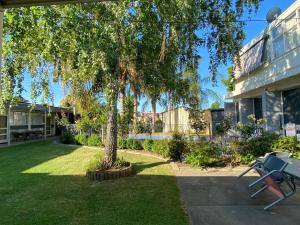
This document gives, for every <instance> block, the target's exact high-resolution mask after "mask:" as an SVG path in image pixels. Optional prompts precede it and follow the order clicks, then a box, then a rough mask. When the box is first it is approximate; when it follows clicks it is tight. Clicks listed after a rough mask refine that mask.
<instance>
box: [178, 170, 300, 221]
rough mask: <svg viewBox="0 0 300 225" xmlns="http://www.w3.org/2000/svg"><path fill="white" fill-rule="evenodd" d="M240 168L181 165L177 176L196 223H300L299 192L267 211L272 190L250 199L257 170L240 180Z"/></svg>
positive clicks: (190, 214) (191, 217)
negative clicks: (198, 167) (195, 167)
mask: <svg viewBox="0 0 300 225" xmlns="http://www.w3.org/2000/svg"><path fill="white" fill-rule="evenodd" d="M244 169H245V167H242V168H241V167H240V168H234V169H230V168H222V169H217V170H216V169H209V170H201V169H194V168H190V167H188V166H180V167H177V170H175V171H176V175H177V178H178V184H179V188H180V190H181V193H182V198H183V201H184V204H185V207H186V209H187V212H188V214H189V218H190V221H191V224H192V225H300V187H298V188H299V192H298V193H297V194H296V195H294V196H292V197H291V199H288V200H286V201H284V202H282V203H281V204H280V205H279V206H278V207H277V208H274V209H273V210H272V211H264V210H263V208H264V206H265V205H268V204H269V203H270V202H272V200H273V199H274V196H273V195H271V194H270V193H268V192H264V193H262V194H261V195H260V196H259V197H258V198H256V199H250V197H249V195H250V191H249V189H248V188H247V184H249V183H250V182H251V181H252V180H254V179H256V177H255V176H256V175H255V173H251V174H249V176H247V177H243V178H242V179H240V180H237V179H236V176H237V175H238V174H240V172H241V171H243V170H244Z"/></svg>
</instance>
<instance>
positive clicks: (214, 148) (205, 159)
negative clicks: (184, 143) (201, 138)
mask: <svg viewBox="0 0 300 225" xmlns="http://www.w3.org/2000/svg"><path fill="white" fill-rule="evenodd" d="M189 147H190V152H189V153H187V154H186V155H185V162H186V163H188V164H191V165H192V166H197V167H199V166H216V165H224V162H223V158H222V154H221V153H222V152H221V148H220V146H219V145H218V144H216V143H214V142H208V143H190V144H189Z"/></svg>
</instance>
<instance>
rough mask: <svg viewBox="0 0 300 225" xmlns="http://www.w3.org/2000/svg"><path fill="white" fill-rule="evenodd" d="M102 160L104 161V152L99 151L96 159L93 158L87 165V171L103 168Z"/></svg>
mask: <svg viewBox="0 0 300 225" xmlns="http://www.w3.org/2000/svg"><path fill="white" fill-rule="evenodd" d="M102 161H103V154H102V153H101V152H98V153H97V154H96V155H95V157H94V159H92V160H91V161H90V162H89V163H88V165H87V168H86V170H87V172H91V171H96V170H98V169H100V168H101V164H102Z"/></svg>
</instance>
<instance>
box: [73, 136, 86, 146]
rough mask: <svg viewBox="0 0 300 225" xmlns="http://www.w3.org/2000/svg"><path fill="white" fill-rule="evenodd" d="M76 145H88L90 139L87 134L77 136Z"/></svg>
mask: <svg viewBox="0 0 300 225" xmlns="http://www.w3.org/2000/svg"><path fill="white" fill-rule="evenodd" d="M75 143H76V144H78V145H87V144H88V137H87V135H85V134H77V135H75Z"/></svg>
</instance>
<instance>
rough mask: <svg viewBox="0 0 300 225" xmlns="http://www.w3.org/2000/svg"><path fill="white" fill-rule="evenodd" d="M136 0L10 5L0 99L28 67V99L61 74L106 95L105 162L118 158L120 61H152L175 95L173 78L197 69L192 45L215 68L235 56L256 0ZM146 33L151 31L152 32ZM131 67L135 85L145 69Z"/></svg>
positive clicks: (44, 92) (81, 89) (0, 101)
mask: <svg viewBox="0 0 300 225" xmlns="http://www.w3.org/2000/svg"><path fill="white" fill-rule="evenodd" d="M133 3H134V7H133V4H132V2H130V1H121V2H117V3H115V2H111V3H94V4H91V3H90V4H81V5H69V6H53V7H31V8H20V9H11V10H7V11H6V12H5V21H4V28H5V29H4V35H5V39H4V41H5V42H4V51H3V58H4V63H3V64H4V69H3V71H4V73H3V77H2V80H1V85H2V86H3V88H2V89H1V93H0V96H1V97H0V106H2V108H3V107H4V105H5V104H6V103H7V101H9V102H11V101H14V99H15V97H16V96H20V94H21V93H22V90H23V87H22V80H23V77H24V72H25V71H27V72H29V74H31V76H32V79H33V85H32V92H31V94H32V99H33V100H36V99H37V98H38V97H41V98H42V100H43V101H44V102H46V103H48V104H51V102H52V101H53V93H52V92H51V88H50V86H51V80H54V81H61V82H62V83H64V85H66V86H67V88H68V89H70V90H71V92H72V94H73V95H75V96H79V97H80V98H82V99H84V96H85V95H95V96H104V97H105V101H106V105H107V109H108V114H107V115H108V116H107V121H108V126H107V140H106V146H105V157H104V167H105V168H110V167H111V166H112V165H113V163H114V161H115V160H116V143H117V125H116V124H117V100H118V94H119V91H120V87H119V82H118V81H119V80H120V76H121V74H122V73H123V66H122V65H130V66H129V67H128V68H129V69H132V71H139V70H140V68H143V67H146V66H149V67H150V66H153V67H155V68H157V71H160V74H161V77H162V78H163V79H162V80H161V83H162V84H163V85H164V87H166V92H168V93H169V98H170V99H172V101H174V102H176V98H175V97H174V96H176V95H174V93H175V91H174V88H175V87H176V84H177V82H179V83H180V84H182V85H183V84H184V85H185V82H183V79H182V77H183V76H182V74H183V71H188V70H190V69H191V68H192V69H193V71H194V72H195V71H197V67H193V65H196V63H195V62H196V61H197V60H198V58H199V54H198V52H197V47H199V46H202V47H206V48H207V49H208V52H209V57H210V70H211V72H212V74H213V75H214V74H216V71H217V68H218V65H219V64H221V63H225V62H227V61H233V59H234V58H235V56H236V55H238V52H239V49H240V47H241V45H242V41H243V38H244V35H243V26H244V24H243V23H242V22H240V18H241V17H242V15H243V12H244V10H245V9H246V10H248V11H251V10H252V9H253V8H255V9H257V7H258V4H259V0H236V1H227V0H218V1H203V0H195V1H183V0H176V1H160V0H154V1H148V0H140V1H134V2H133ZM178 12H180V13H178ZM151 33H153V34H155V38H153V39H151ZM153 37H154V36H153ZM158 38H160V41H159V43H160V48H158V47H157V40H158ZM146 40H147V41H146ZM147 45H149V47H148V48H147V49H151V47H152V46H155V49H153V50H154V51H153V52H154V54H153V55H154V58H155V59H157V60H156V61H155V63H154V65H148V64H147V63H148V62H150V60H149V57H148V58H147V56H145V54H144V53H143V47H144V46H146V47H147ZM158 49H159V54H157V50H158ZM131 50H132V52H131ZM135 50H136V51H135ZM145 52H146V53H149V52H150V51H148V50H147V51H145ZM128 62H130V63H128ZM131 65H132V66H131ZM128 74H129V73H128ZM132 74H136V79H131V81H135V82H137V83H136V87H137V88H136V90H138V88H139V86H140V85H141V83H142V82H140V81H143V80H144V79H145V77H144V76H142V75H143V74H144V75H145V76H149V74H150V73H132ZM154 75H156V74H155V73H154V74H153V76H154ZM169 84H170V85H169ZM137 93H138V92H137V91H135V96H137ZM177 96H179V95H177ZM136 99H137V98H136ZM135 105H137V104H135Z"/></svg>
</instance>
